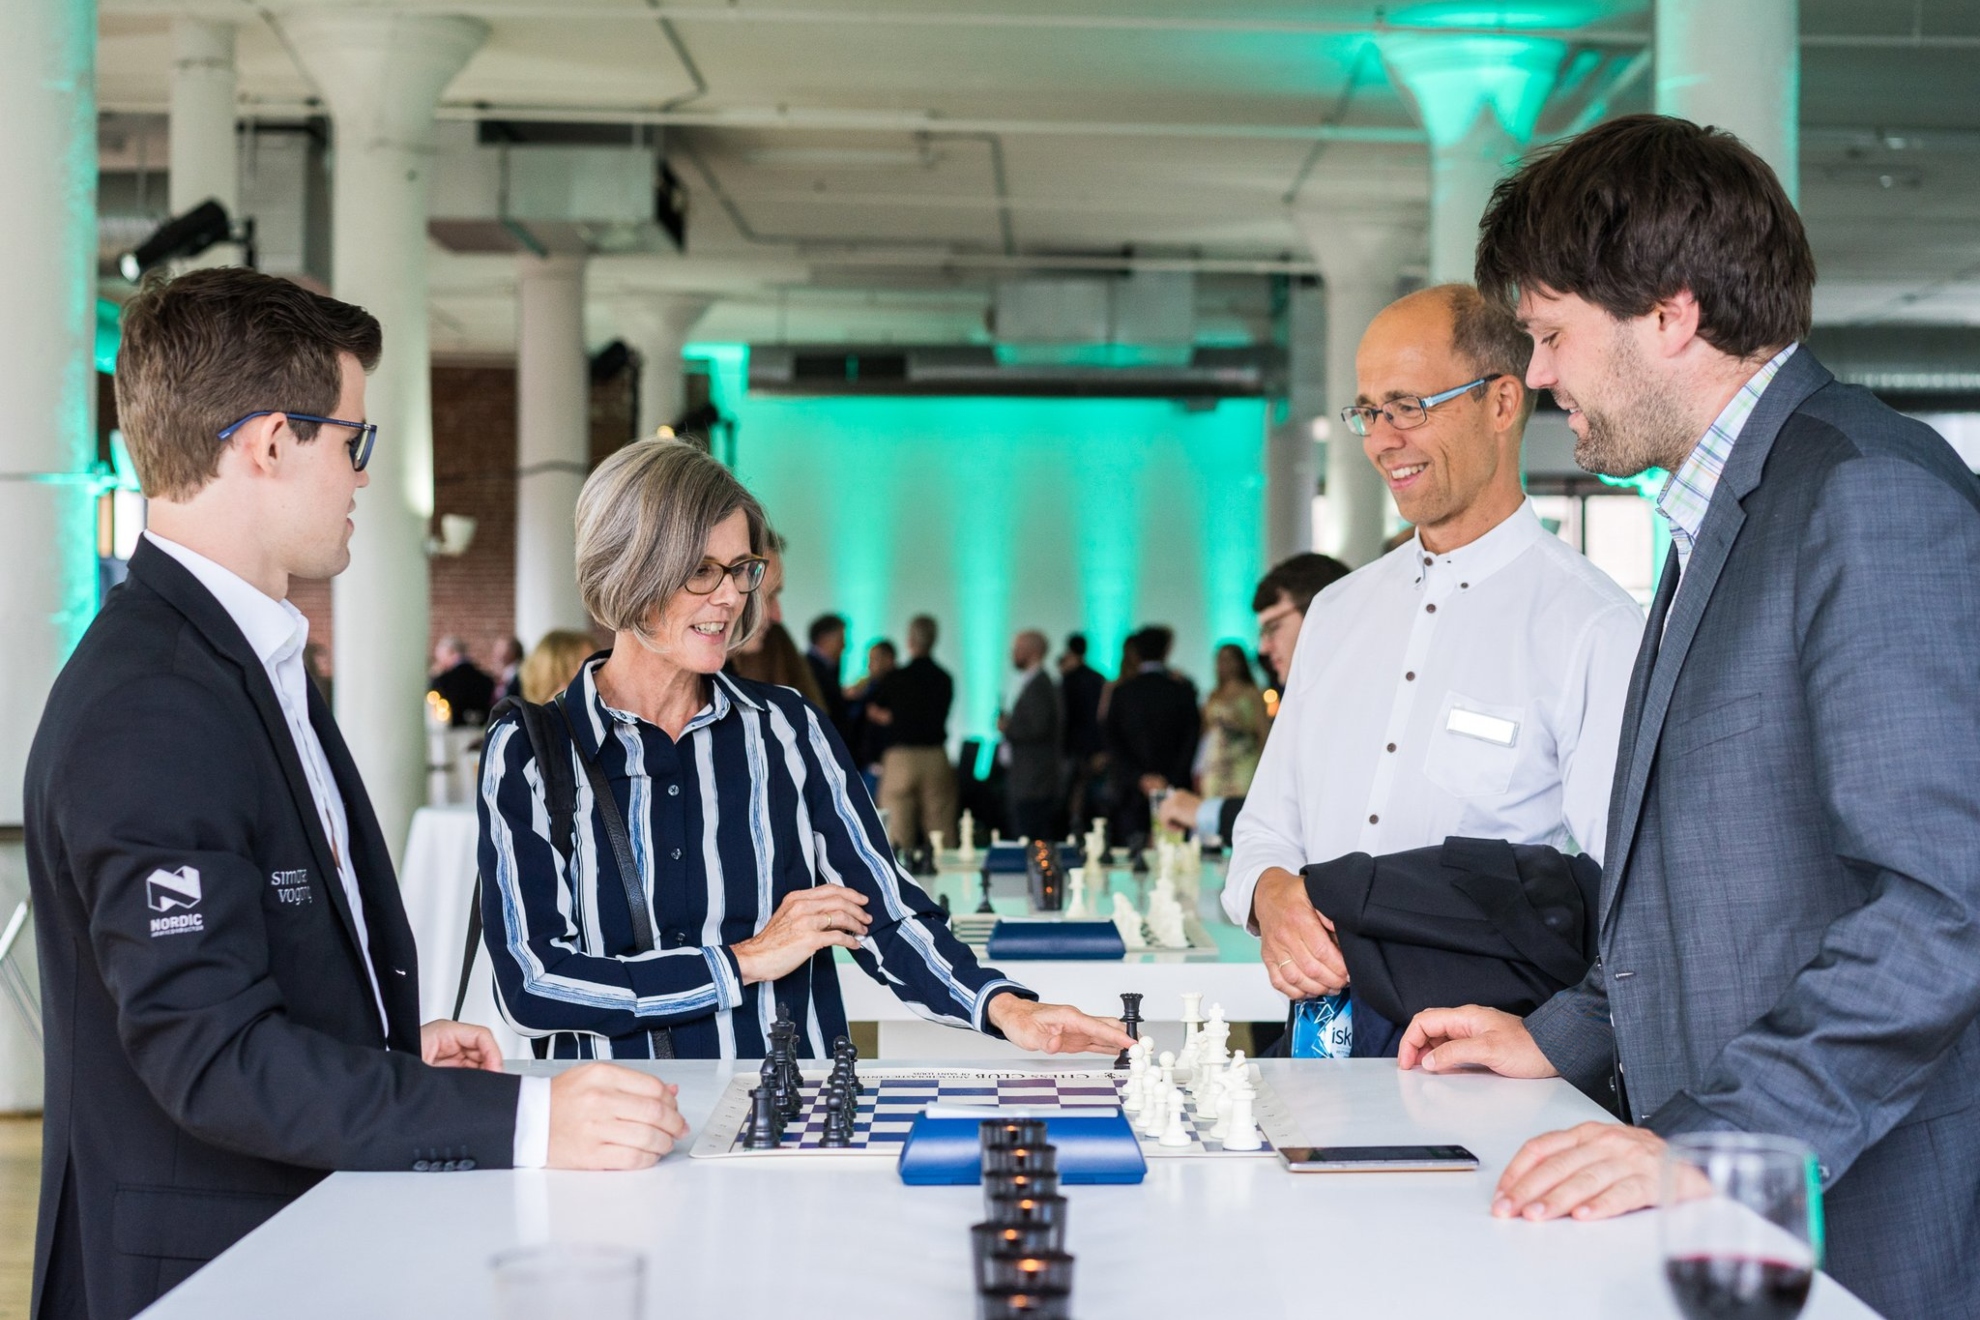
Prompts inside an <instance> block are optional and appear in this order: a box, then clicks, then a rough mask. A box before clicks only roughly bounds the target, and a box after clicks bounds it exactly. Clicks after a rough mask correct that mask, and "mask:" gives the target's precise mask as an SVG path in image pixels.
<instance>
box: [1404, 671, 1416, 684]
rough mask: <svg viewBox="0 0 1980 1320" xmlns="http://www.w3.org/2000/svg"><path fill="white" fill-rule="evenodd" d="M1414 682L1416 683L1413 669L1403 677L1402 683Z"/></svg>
mask: <svg viewBox="0 0 1980 1320" xmlns="http://www.w3.org/2000/svg"><path fill="white" fill-rule="evenodd" d="M1415 681H1416V671H1415V670H1414V669H1412V670H1410V671H1409V672H1408V673H1406V674H1404V675H1403V682H1405V683H1414V682H1415Z"/></svg>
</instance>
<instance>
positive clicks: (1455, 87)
mask: <svg viewBox="0 0 1980 1320" xmlns="http://www.w3.org/2000/svg"><path fill="white" fill-rule="evenodd" d="M1381 44H1382V56H1383V58H1384V59H1386V60H1387V61H1388V62H1389V64H1390V65H1391V66H1392V67H1393V68H1394V69H1395V71H1396V73H1397V75H1398V76H1399V77H1400V78H1401V79H1402V81H1403V82H1404V83H1405V84H1406V85H1407V86H1408V88H1409V91H1410V94H1411V95H1412V96H1414V97H1415V98H1416V104H1417V108H1418V110H1419V112H1420V113H1421V114H1422V116H1423V128H1424V131H1425V132H1427V133H1428V134H1429V135H1430V142H1431V144H1432V145H1433V146H1437V147H1446V146H1450V145H1452V144H1453V143H1456V142H1458V141H1460V140H1462V139H1463V138H1464V137H1465V135H1466V134H1468V133H1469V132H1470V131H1471V129H1472V126H1473V125H1474V124H1476V123H1477V122H1478V118H1479V116H1480V115H1482V114H1486V113H1490V114H1491V115H1492V116H1493V117H1494V118H1496V119H1497V120H1498V122H1499V125H1500V127H1502V128H1503V129H1504V130H1505V131H1506V132H1507V133H1508V134H1510V135H1511V136H1512V137H1513V138H1514V139H1516V140H1517V141H1520V142H1525V141H1527V140H1528V139H1530V138H1531V137H1532V136H1533V126H1534V123H1535V122H1536V121H1537V120H1538V119H1539V117H1540V110H1541V108H1542V107H1543V106H1544V105H1545V104H1546V101H1547V93H1548V90H1549V89H1550V88H1551V87H1552V86H1553V80H1554V74H1555V71H1556V70H1557V69H1559V68H1560V65H1561V58H1562V56H1563V55H1565V54H1566V52H1567V47H1566V45H1564V44H1563V43H1562V42H1559V41H1554V40H1551V39H1541V38H1534V37H1521V36H1513V35H1510V34H1508V35H1476V34H1472V35H1463V36H1448V37H1437V36H1425V35H1420V34H1398V35H1395V36H1388V37H1384V38H1382V43H1381Z"/></svg>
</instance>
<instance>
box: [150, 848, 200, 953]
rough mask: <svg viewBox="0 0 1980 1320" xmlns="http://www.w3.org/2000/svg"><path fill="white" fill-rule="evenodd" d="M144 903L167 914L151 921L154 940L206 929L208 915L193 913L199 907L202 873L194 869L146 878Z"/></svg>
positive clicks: (167, 872) (183, 868)
mask: <svg viewBox="0 0 1980 1320" xmlns="http://www.w3.org/2000/svg"><path fill="white" fill-rule="evenodd" d="M144 902H145V906H146V907H148V908H150V909H151V910H152V911H153V912H160V913H164V914H165V915H163V916H157V917H153V918H152V919H151V936H152V938H153V939H156V938H158V937H159V936H160V935H181V934H184V933H186V932H187V931H195V930H205V929H206V918H205V916H204V915H203V914H201V913H198V912H194V911H192V910H191V909H193V908H196V907H198V906H199V872H198V871H197V870H195V869H194V868H192V867H190V866H181V867H180V868H179V869H178V870H176V871H162V870H161V871H153V872H152V873H151V874H150V875H148V876H146V877H145V880H144Z"/></svg>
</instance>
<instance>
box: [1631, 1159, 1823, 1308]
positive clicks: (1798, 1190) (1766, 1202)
mask: <svg viewBox="0 0 1980 1320" xmlns="http://www.w3.org/2000/svg"><path fill="white" fill-rule="evenodd" d="M1660 1207H1661V1208H1660V1209H1659V1210H1658V1213H1657V1217H1658V1220H1659V1225H1658V1231H1659V1234H1660V1236H1661V1238H1662V1241H1663V1251H1664V1277H1665V1279H1667V1280H1668V1281H1669V1282H1670V1285H1671V1293H1672V1295H1673V1296H1674V1297H1676V1298H1677V1304H1678V1309H1679V1310H1680V1311H1682V1312H1683V1313H1684V1315H1685V1320H1794V1318H1795V1317H1796V1316H1798V1315H1800V1314H1801V1308H1802V1307H1803V1306H1804V1305H1806V1304H1807V1302H1808V1289H1809V1287H1810V1285H1811V1284H1813V1283H1814V1281H1815V1271H1816V1270H1818V1269H1820V1268H1821V1267H1822V1183H1821V1178H1820V1175H1819V1173H1818V1166H1817V1164H1816V1162H1815V1152H1814V1151H1812V1150H1810V1149H1809V1148H1808V1147H1807V1146H1806V1145H1804V1144H1803V1143H1801V1142H1799V1141H1795V1140H1793V1139H1792V1138H1789V1137H1767V1136H1757V1135H1754V1134H1751V1133H1746V1132H1699V1133H1692V1134H1688V1135H1685V1136H1680V1137H1674V1138H1672V1139H1671V1143H1670V1148H1669V1150H1668V1151H1667V1152H1666V1154H1665V1156H1664V1173H1663V1195H1662V1199H1661V1202H1660Z"/></svg>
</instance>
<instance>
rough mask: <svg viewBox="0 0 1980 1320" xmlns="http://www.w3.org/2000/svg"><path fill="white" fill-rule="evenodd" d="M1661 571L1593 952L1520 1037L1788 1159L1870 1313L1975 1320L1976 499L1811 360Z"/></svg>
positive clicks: (1923, 446) (1757, 415)
mask: <svg viewBox="0 0 1980 1320" xmlns="http://www.w3.org/2000/svg"><path fill="white" fill-rule="evenodd" d="M1675 568H1676V559H1675V557H1673V559H1672V560H1671V563H1670V565H1669V567H1668V568H1667V570H1666V573H1665V578H1664V582H1663V585H1662V587H1661V589H1660V591H1659V593H1658V597H1657V600H1656V602H1655V603H1654V604H1653V606H1652V608H1651V615H1650V622H1649V626H1648V629H1647V630H1646V632H1645V634H1644V642H1643V647H1642V650H1641V651H1640V653H1639V655H1638V657H1637V665H1636V672H1635V675H1634V677H1633V678H1632V680H1631V685H1630V694H1629V704H1628V707H1627V710H1626V711H1625V714H1624V717H1623V736H1622V742H1621V746H1620V748H1619V750H1618V753H1617V758H1616V782H1615V790H1614V793H1613V795H1612V798H1611V801H1610V807H1609V833H1608V850H1607V852H1606V854H1605V856H1606V857H1607V865H1606V867H1605V870H1604V873H1603V878H1602V897H1601V929H1600V940H1599V943H1600V955H1601V956H1600V957H1599V959H1598V960H1597V961H1596V963H1595V965H1594V967H1593V968H1592V969H1591V970H1590V971H1589V973H1588V977H1587V979H1586V980H1585V981H1583V982H1582V983H1581V984H1580V985H1579V986H1577V987H1575V988H1574V989H1572V990H1568V991H1564V992H1563V993H1562V994H1560V995H1558V996H1556V997H1555V998H1553V999H1552V1000H1550V1001H1548V1002H1547V1003H1546V1004H1544V1005H1542V1006H1541V1007H1540V1008H1539V1009H1538V1010H1536V1011H1535V1012H1534V1013H1533V1014H1532V1015H1531V1016H1530V1017H1529V1018H1528V1019H1527V1026H1528V1028H1529V1029H1530V1030H1531V1031H1532V1033H1533V1037H1534V1039H1535V1040H1536V1041H1537V1042H1538V1043H1539V1046H1540V1048H1541V1049H1542V1050H1543V1051H1544V1052H1545V1053H1546V1055H1547V1057H1548V1058H1549V1059H1550V1060H1551V1061H1552V1062H1553V1063H1554V1065H1555V1066H1556V1067H1557V1068H1558V1069H1559V1070H1560V1071H1561V1073H1562V1075H1563V1076H1565V1077H1567V1078H1569V1079H1570V1080H1572V1081H1574V1082H1575V1083H1576V1084H1577V1085H1579V1086H1581V1087H1582V1088H1583V1089H1584V1090H1589V1091H1606V1090H1607V1084H1608V1082H1609V1079H1610V1076H1611V1069H1612V1067H1613V1068H1615V1069H1616V1070H1617V1071H1618V1073H1619V1076H1620V1079H1621V1083H1622V1089H1623V1092H1624V1093H1625V1095H1626V1099H1627V1105H1628V1109H1629V1117H1630V1119H1631V1120H1632V1121H1633V1122H1636V1123H1640V1124H1643V1125H1645V1126H1647V1127H1649V1128H1651V1129H1653V1130H1655V1131H1657V1132H1660V1133H1664V1134H1672V1133H1678V1132H1688V1131H1697V1130H1701V1129H1739V1130H1743V1131H1750V1132H1768V1133H1780V1134H1786V1135H1790V1136H1795V1137H1799V1138H1801V1139H1803V1140H1805V1141H1807V1142H1809V1143H1810V1144H1811V1145H1812V1146H1813V1147H1814V1148H1815V1150H1816V1152H1817V1154H1818V1155H1819V1157H1820V1160H1821V1163H1822V1166H1823V1176H1824V1181H1825V1184H1826V1187H1827V1191H1826V1194H1825V1200H1826V1203H1827V1212H1828V1249H1829V1268H1830V1270H1831V1272H1832V1273H1834V1274H1835V1275H1836V1277H1837V1278H1839V1279H1840V1280H1841V1281H1842V1282H1843V1283H1844V1284H1845V1285H1846V1286H1848V1287H1849V1288H1851V1289H1853V1290H1854V1291H1856V1292H1857V1293H1859V1294H1860V1295H1861V1296H1863V1297H1864V1298H1865V1299H1866V1300H1867V1301H1869V1302H1870V1303H1871V1304H1872V1305H1874V1306H1876V1307H1878V1308H1879V1309H1880V1310H1883V1311H1884V1312H1885V1313H1886V1314H1888V1315H1892V1316H1927V1315H1930V1316H1934V1317H1946V1316H1975V1317H1980V1214H1977V1213H1976V1211H1980V1109H1976V1108H1975V1106H1976V1105H1980V1027H1976V1025H1975V1016H1976V1013H1980V486H1976V483H1975V481H1974V479H1973V476H1972V475H1971V474H1970V473H1968V472H1967V471H1966V469H1965V466H1964V465H1963V464H1962V463H1961V462H1960V460H1959V458H1958V456H1957V455H1956V454H1954V452H1953V451H1952V449H1951V448H1950V447H1949V446H1948V445H1947V444H1946V443H1945V442H1944V441H1943V440H1941V439H1940V438H1939V437H1938V436H1937V435H1936V434H1934V433H1933V432H1932V431H1931V430H1930V429H1929V428H1928V427H1925V426H1923V425H1920V424H1919V423H1916V422H1913V421H1910V420H1908V419H1906V418H1904V417H1901V416H1899V415H1898V414H1897V413H1895V412H1893V411H1891V410H1890V409H1889V408H1886V407H1885V406H1884V405H1882V404H1881V403H1879V402H1877V401H1876V400H1875V399H1873V398H1872V397H1871V396H1870V395H1868V394H1866V393H1864V392H1863V391H1861V390H1857V389H1853V388H1850V387H1847V386H1843V385H1839V384H1837V383H1836V382H1835V380H1834V379H1833V378H1832V377H1831V376H1830V375H1829V373H1828V372H1827V371H1826V370H1824V369H1823V367H1822V365H1821V364H1820V363H1819V362H1817V361H1816V360H1815V358H1814V356H1813V355H1812V354H1810V353H1809V351H1808V350H1807V349H1806V348H1805V347H1804V348H1802V349H1800V350H1798V351H1797V352H1796V353H1795V354H1794V356H1793V357H1791V358H1790V359H1788V361H1787V362H1786V363H1785V364H1784V365H1783V366H1782V368H1781V371H1780V373H1779V375H1777V376H1776V377H1775V379H1774V381H1773V383H1772V384H1771V385H1769V386H1768V388H1767V390H1766V392H1765V393H1764V394H1763V395H1762V396H1761V398H1760V401H1759V404H1758V406H1757V407H1756V408H1755V410H1754V412H1753V414H1752V416H1751V417H1750V418H1749V419H1748V421H1747V424H1746V427H1745V429H1744V430H1743V431H1742V432H1741V434H1740V437H1739V440H1738V442H1737V443H1736V444H1735V445H1734V447H1733V451H1732V455H1731V457H1730V459H1729V460H1728V462H1727V465H1726V470H1725V474H1724V476H1723V478H1722V479H1721V481H1720V483H1719V486H1718V488H1717V490H1716V492H1715V493H1714V495H1713V498H1712V503H1711V507H1710V509H1709V510H1708V511H1707V513H1706V515H1705V520H1704V524H1703V526H1702V528H1701V529H1700V534H1699V538H1698V543H1697V546H1696V548H1695V550H1694V551H1693V553H1692V556H1691V563H1690V565H1689V567H1688V568H1687V569H1686V571H1685V573H1684V578H1683V581H1682V582H1681V583H1678V584H1677V589H1676V592H1675V601H1673V591H1672V586H1673V582H1672V579H1673V578H1674V577H1675ZM1660 629H1661V636H1660Z"/></svg>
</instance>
